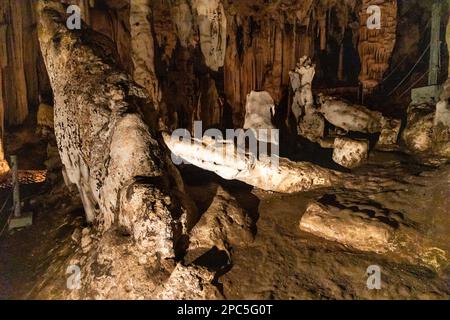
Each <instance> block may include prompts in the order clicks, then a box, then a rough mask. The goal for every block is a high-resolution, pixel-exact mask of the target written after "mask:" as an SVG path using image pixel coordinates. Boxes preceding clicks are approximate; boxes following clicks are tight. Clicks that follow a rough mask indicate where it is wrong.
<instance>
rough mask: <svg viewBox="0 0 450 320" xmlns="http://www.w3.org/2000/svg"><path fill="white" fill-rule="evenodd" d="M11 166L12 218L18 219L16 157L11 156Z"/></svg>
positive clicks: (18, 190)
mask: <svg viewBox="0 0 450 320" xmlns="http://www.w3.org/2000/svg"><path fill="white" fill-rule="evenodd" d="M11 166H12V185H13V204H14V206H13V210H14V217H15V218H20V185H19V164H18V161H17V156H11Z"/></svg>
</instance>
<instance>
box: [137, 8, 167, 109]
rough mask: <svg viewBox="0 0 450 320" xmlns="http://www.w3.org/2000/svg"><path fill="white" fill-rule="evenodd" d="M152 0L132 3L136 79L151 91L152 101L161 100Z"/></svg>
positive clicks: (156, 103) (157, 102) (157, 101)
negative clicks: (156, 70) (151, 17)
mask: <svg viewBox="0 0 450 320" xmlns="http://www.w3.org/2000/svg"><path fill="white" fill-rule="evenodd" d="M150 4H151V3H150V1H148V0H132V1H131V3H130V28H131V52H132V53H131V55H132V60H133V65H134V80H135V81H136V82H137V83H138V84H139V85H141V86H143V87H144V88H145V89H147V92H148V93H149V96H150V98H151V100H152V102H153V103H154V104H155V105H158V104H159V102H160V100H161V93H160V89H159V83H158V79H157V77H156V74H155V65H154V59H155V50H154V47H155V44H154V39H153V35H152V25H151V22H150V21H149V17H150V16H151V7H150Z"/></svg>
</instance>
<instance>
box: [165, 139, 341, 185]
mask: <svg viewBox="0 0 450 320" xmlns="http://www.w3.org/2000/svg"><path fill="white" fill-rule="evenodd" d="M163 137H164V141H165V142H166V144H167V146H168V147H169V149H170V150H171V151H172V153H173V155H175V156H177V157H180V158H182V159H184V160H185V161H187V162H189V163H191V164H193V165H195V166H197V167H199V168H202V169H205V170H208V171H212V172H214V173H216V174H217V175H219V176H221V177H222V178H224V179H228V180H233V179H235V180H240V181H242V182H245V183H247V184H249V185H252V186H254V187H257V188H260V189H262V190H267V191H275V192H281V193H295V192H300V191H306V190H311V189H317V188H322V187H328V186H331V185H334V184H338V180H339V178H341V179H342V174H340V173H338V172H336V171H332V170H328V169H324V168H321V167H319V166H316V165H314V164H311V163H308V162H293V161H290V160H289V159H286V158H278V157H276V156H273V157H272V158H269V157H263V156H261V155H260V157H259V158H258V159H257V158H256V157H255V155H253V154H250V153H243V152H240V151H239V150H238V149H237V148H236V147H235V145H234V144H233V142H230V141H210V140H208V138H204V139H203V140H202V141H196V140H194V139H187V138H184V139H180V138H179V137H174V136H171V135H169V134H164V135H163Z"/></svg>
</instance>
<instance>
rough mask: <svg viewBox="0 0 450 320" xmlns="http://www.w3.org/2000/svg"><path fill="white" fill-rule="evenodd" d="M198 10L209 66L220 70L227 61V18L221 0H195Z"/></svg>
mask: <svg viewBox="0 0 450 320" xmlns="http://www.w3.org/2000/svg"><path fill="white" fill-rule="evenodd" d="M192 6H193V8H195V9H196V11H197V23H198V27H199V31H200V46H201V48H202V52H203V56H204V57H205V62H206V65H207V66H208V67H210V68H211V69H212V70H213V71H218V70H219V68H221V67H223V65H224V62H225V51H226V48H227V18H226V14H225V10H224V8H223V4H222V1H220V0H193V1H192Z"/></svg>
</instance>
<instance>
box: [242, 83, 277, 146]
mask: <svg viewBox="0 0 450 320" xmlns="http://www.w3.org/2000/svg"><path fill="white" fill-rule="evenodd" d="M274 116H275V103H274V101H273V99H272V97H271V96H270V94H269V93H268V92H266V91H262V92H256V91H252V92H250V93H249V94H248V95H247V103H246V106H245V122H244V129H245V130H252V131H253V133H254V134H255V135H256V137H257V139H258V140H261V141H270V139H268V138H269V137H270V131H271V130H272V129H276V128H275V126H274V125H273V123H272V118H273V117H274ZM260 129H265V130H267V136H266V137H263V136H262V135H261V134H260V132H259V130H260Z"/></svg>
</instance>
